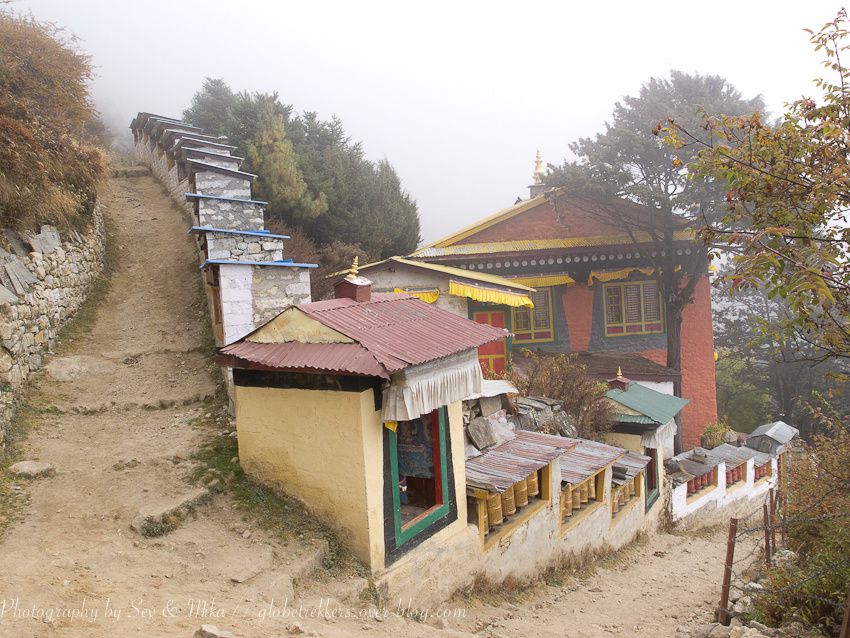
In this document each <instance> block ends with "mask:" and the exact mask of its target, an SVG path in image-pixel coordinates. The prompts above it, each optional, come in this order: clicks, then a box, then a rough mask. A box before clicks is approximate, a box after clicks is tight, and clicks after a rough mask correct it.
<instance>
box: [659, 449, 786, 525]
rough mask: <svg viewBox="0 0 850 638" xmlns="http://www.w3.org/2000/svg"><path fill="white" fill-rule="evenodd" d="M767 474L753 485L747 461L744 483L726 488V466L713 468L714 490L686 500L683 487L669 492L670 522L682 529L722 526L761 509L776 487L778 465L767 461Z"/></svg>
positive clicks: (749, 461)
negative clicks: (715, 479) (715, 481)
mask: <svg viewBox="0 0 850 638" xmlns="http://www.w3.org/2000/svg"><path fill="white" fill-rule="evenodd" d="M770 465H771V474H770V476H768V477H765V478H763V479H760V480H759V481H755V471H754V462H753V459H749V460H748V461H747V464H746V467H747V476H746V480H744V481H742V482H740V483H736V484H735V485H732V486H730V487H728V488H727V486H726V464H725V463H721V464H720V465H718V466H717V486H716V487H715V488H714V489H711V490H709V489H706V490H704V491H703V492H702V493H700V494H698V495H697V496H696V497H695V498H690V499H689V498H688V486H687V484H686V483H682V484H681V485H677V486H676V487H674V488H673V494H672V498H671V501H670V505H671V510H672V516H673V522H674V523H675V524H676V525H677V526H678V527H681V528H683V529H695V528H699V527H706V526H709V525H718V524H724V523H726V522H727V521H728V520H729V519H730V518H732V517H734V516H738V517H740V516H746V515H747V514H750V513H751V512H753V511H755V510H756V509H758V508H759V507H761V505H762V503H764V500H765V498H766V497H767V495H768V493H769V492H770V489H771V488H775V487H776V485H777V478H776V477H777V476H778V475H779V474H778V472H779V466H778V461H777V459H775V458H772V459H771V460H770Z"/></svg>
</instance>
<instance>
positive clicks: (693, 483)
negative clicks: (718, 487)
mask: <svg viewBox="0 0 850 638" xmlns="http://www.w3.org/2000/svg"><path fill="white" fill-rule="evenodd" d="M716 471H717V468H714V469H713V470H712V471H711V472H709V473H708V474H703V475H702V476H697V477H696V478H692V479H691V480H690V481H688V494H695V493H697V492H699V491H700V490H701V489H702V488H704V487H708V486H709V485H713V484H714V473H715V472H716Z"/></svg>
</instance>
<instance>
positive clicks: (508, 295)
mask: <svg viewBox="0 0 850 638" xmlns="http://www.w3.org/2000/svg"><path fill="white" fill-rule="evenodd" d="M449 294H450V295H454V296H455V297H469V298H470V299H475V301H483V302H486V303H497V304H502V305H504V306H515V307H519V306H528V307H529V308H534V303H533V302H532V301H531V299H530V298H529V297H528V296H527V295H519V294H517V293H513V292H507V291H504V290H495V289H493V288H479V287H478V286H469V285H467V284H462V283H459V282H457V281H454V280H449Z"/></svg>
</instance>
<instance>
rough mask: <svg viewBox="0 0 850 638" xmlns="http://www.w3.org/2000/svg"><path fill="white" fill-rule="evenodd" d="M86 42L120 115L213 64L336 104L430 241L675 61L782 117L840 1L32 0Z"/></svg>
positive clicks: (197, 81) (244, 84)
mask: <svg viewBox="0 0 850 638" xmlns="http://www.w3.org/2000/svg"><path fill="white" fill-rule="evenodd" d="M13 7H14V8H15V9H17V10H23V11H31V12H32V13H33V15H34V16H35V17H36V18H38V19H40V20H50V21H53V22H56V23H57V24H60V25H62V26H65V27H67V28H68V29H70V30H71V31H73V32H74V33H75V34H76V35H77V36H78V37H79V38H80V39H81V40H82V48H84V49H85V50H86V51H87V52H88V53H90V54H91V55H92V56H93V61H94V64H95V65H96V67H97V73H98V77H97V79H96V80H95V82H94V85H93V94H94V96H95V98H96V100H97V104H98V107H99V108H100V110H101V111H102V113H103V115H104V118H105V119H106V120H107V123H109V124H110V125H111V126H120V127H121V128H122V129H125V128H126V127H127V125H128V124H129V122H130V120H131V118H132V117H133V116H134V115H135V114H136V112H138V111H150V112H154V113H160V114H163V115H173V116H175V117H178V116H179V115H180V113H181V112H182V110H183V109H184V108H185V107H186V106H187V105H188V104H189V101H190V99H191V97H192V94H193V93H194V92H195V90H196V89H198V88H199V87H200V85H201V82H202V81H203V78H204V77H206V76H211V77H222V78H224V79H225V80H226V81H227V82H228V83H229V84H230V85H231V87H232V88H233V89H234V90H242V89H247V90H251V91H254V90H257V91H273V90H277V91H279V92H280V95H281V99H282V100H283V101H284V102H286V103H291V104H293V105H294V107H295V108H296V110H298V111H301V110H314V111H318V112H319V114H320V115H321V116H322V117H325V118H327V117H330V116H331V115H334V114H336V115H338V116H339V117H340V118H341V119H342V121H343V124H344V126H345V128H346V130H347V131H348V133H349V134H350V135H351V136H352V137H353V138H354V139H355V140H362V141H363V143H364V147H365V149H366V152H367V154H368V156H369V157H370V158H372V159H378V158H382V157H386V158H388V159H389V160H390V162H392V164H393V165H394V166H395V167H396V169H397V170H398V172H399V175H400V176H401V178H402V181H403V184H404V187H405V188H406V189H407V190H408V191H410V193H411V194H412V196H413V197H414V198H415V199H416V200H417V202H418V204H419V210H420V213H421V216H422V234H423V238H424V239H425V240H434V239H437V238H439V237H440V236H442V235H444V234H447V233H448V232H450V231H452V230H455V229H457V228H459V227H461V226H463V225H466V224H468V223H471V222H473V221H475V220H476V219H478V218H480V217H482V216H485V215H488V214H491V213H493V212H495V211H497V210H499V209H501V208H504V207H506V206H509V205H511V204H513V202H514V200H515V199H516V197H517V196H522V197H527V196H528V195H527V193H528V191H527V185H528V184H529V183H530V181H531V174H532V170H533V160H534V154H535V151H536V149H538V148H539V149H540V150H541V151H542V152H543V157H544V159H545V160H546V161H548V162H552V163H560V161H561V160H562V159H563V158H564V157H565V156H567V155H568V154H569V150H568V148H567V147H568V144H569V143H570V142H571V141H573V140H575V139H576V138H578V137H580V136H590V135H593V134H594V133H595V132H597V131H600V130H602V128H603V125H604V122H605V120H606V119H607V118H609V117H610V114H611V112H612V108H613V105H614V102H615V101H616V100H618V99H619V98H620V97H622V96H623V95H629V94H635V93H636V92H637V91H638V89H639V87H640V85H641V84H642V83H643V82H645V81H646V80H648V79H649V78H650V77H652V76H664V75H667V74H668V73H669V71H670V69H671V68H675V69H679V70H682V71H686V72H700V73H717V74H721V75H723V76H725V77H726V78H727V79H728V80H729V81H731V82H732V83H733V84H734V85H736V86H737V87H738V88H739V89H740V90H741V91H742V92H743V93H744V95H745V97H750V96H752V95H755V94H758V93H761V94H763V95H764V97H765V100H766V102H767V104H768V108H769V109H770V110H771V111H772V112H773V113H774V114H777V113H779V112H781V110H782V105H783V103H784V102H786V101H789V100H794V99H797V98H798V97H800V96H801V95H803V94H806V95H810V94H813V93H814V92H815V91H814V87H813V85H812V82H811V80H812V78H814V77H817V76H819V75H820V74H821V71H822V69H821V67H820V65H819V61H818V58H817V57H816V56H815V54H814V53H813V52H812V49H811V47H810V46H809V43H808V36H807V34H805V33H803V31H802V29H803V28H804V27H814V28H817V27H819V26H820V25H821V24H822V23H823V22H826V21H828V20H831V19H832V18H833V17H834V15H835V12H836V10H837V9H838V8H839V7H840V3H836V2H825V1H821V0H812V1H809V2H805V3H799V2H794V3H792V2H788V1H787V0H779V1H773V2H753V1H742V0H738V1H736V2H720V1H712V2H705V3H703V2H688V1H685V2H678V3H671V2H654V1H653V2H649V1H647V0H644V1H642V2H634V1H631V2H604V1H603V2H600V1H597V2H582V3H578V2H572V1H561V2H514V3H506V4H501V3H496V2H472V1H463V2H461V1H458V0H456V1H455V2H452V3H444V2H435V1H431V2H418V3H410V2H404V1H403V0H396V1H395V2H372V1H370V0H361V1H360V2H352V1H350V0H349V1H346V2H321V1H315V0H303V1H301V2H284V1H275V2H272V1H266V2H261V1H257V0H239V1H220V0H207V1H205V2H201V1H198V0H171V1H169V2H165V1H163V0H145V1H138V0H136V1H134V2H127V1H125V0H112V1H103V2H96V1H93V0H73V1H71V0H22V1H19V2H16V3H15V4H14V5H13Z"/></svg>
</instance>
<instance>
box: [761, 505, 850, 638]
mask: <svg viewBox="0 0 850 638" xmlns="http://www.w3.org/2000/svg"><path fill="white" fill-rule="evenodd" d="M776 506H777V507H778V508H779V518H780V519H782V520H783V522H784V519H785V493H784V492H783V491H782V490H779V491H778V492H777V493H776ZM779 537H780V539H782V547H787V546H788V545H787V544H786V541H785V525H782V526H780V528H779ZM848 638H850V637H848Z"/></svg>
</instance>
